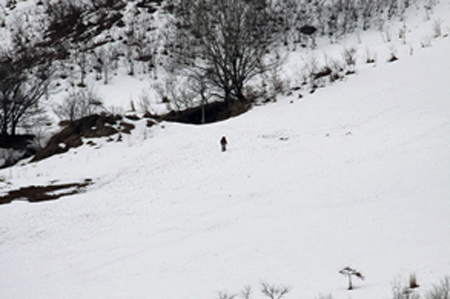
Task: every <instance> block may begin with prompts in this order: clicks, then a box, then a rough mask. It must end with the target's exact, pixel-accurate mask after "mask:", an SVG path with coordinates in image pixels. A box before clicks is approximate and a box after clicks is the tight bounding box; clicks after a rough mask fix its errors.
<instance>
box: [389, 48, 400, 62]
mask: <svg viewBox="0 0 450 299" xmlns="http://www.w3.org/2000/svg"><path fill="white" fill-rule="evenodd" d="M396 60H398V57H397V48H396V47H395V45H393V44H389V59H388V62H394V61H396Z"/></svg>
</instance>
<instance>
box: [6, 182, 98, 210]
mask: <svg viewBox="0 0 450 299" xmlns="http://www.w3.org/2000/svg"><path fill="white" fill-rule="evenodd" d="M91 183H92V181H91V180H90V179H86V180H85V181H84V182H82V183H69V184H60V185H48V186H28V187H22V188H20V189H18V190H11V191H9V192H8V194H6V195H4V196H0V205H1V204H7V203H10V202H12V201H13V200H19V199H20V200H27V201H28V202H41V201H47V200H56V199H58V198H60V197H62V196H68V195H73V194H77V193H80V192H82V191H83V190H84V188H85V187H86V186H88V185H90V184H91Z"/></svg>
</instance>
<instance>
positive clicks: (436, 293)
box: [425, 276, 450, 299]
mask: <svg viewBox="0 0 450 299" xmlns="http://www.w3.org/2000/svg"><path fill="white" fill-rule="evenodd" d="M449 298H450V276H446V277H444V278H443V279H442V280H441V282H440V284H438V285H433V288H432V290H431V291H428V292H427V293H426V294H425V299H449Z"/></svg>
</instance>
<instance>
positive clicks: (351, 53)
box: [342, 47, 357, 72]
mask: <svg viewBox="0 0 450 299" xmlns="http://www.w3.org/2000/svg"><path fill="white" fill-rule="evenodd" d="M356 53H357V50H356V47H350V48H344V51H343V52H342V58H344V61H345V63H346V64H347V66H348V68H349V71H352V72H354V71H355V69H356V57H357V56H356Z"/></svg>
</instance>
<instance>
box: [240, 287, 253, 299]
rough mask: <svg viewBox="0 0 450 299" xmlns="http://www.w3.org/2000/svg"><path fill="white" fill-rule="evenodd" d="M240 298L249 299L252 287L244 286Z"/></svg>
mask: <svg viewBox="0 0 450 299" xmlns="http://www.w3.org/2000/svg"><path fill="white" fill-rule="evenodd" d="M240 295H241V297H242V298H244V299H250V298H251V295H252V287H251V286H245V287H244V289H243V290H242V291H241V294H240Z"/></svg>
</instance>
